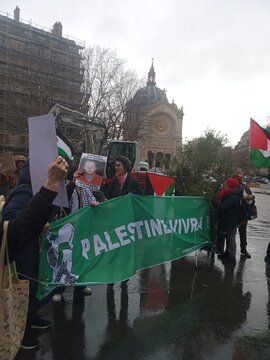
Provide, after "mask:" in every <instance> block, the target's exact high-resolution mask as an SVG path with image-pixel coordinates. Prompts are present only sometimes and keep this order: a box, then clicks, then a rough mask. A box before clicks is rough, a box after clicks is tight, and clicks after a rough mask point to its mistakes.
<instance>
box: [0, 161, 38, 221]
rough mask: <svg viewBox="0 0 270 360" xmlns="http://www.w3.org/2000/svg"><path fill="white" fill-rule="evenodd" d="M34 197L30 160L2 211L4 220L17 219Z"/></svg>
mask: <svg viewBox="0 0 270 360" xmlns="http://www.w3.org/2000/svg"><path fill="white" fill-rule="evenodd" d="M32 197H33V190H32V185H31V176H30V166H29V159H28V160H27V161H26V162H25V164H24V166H23V168H22V170H21V171H20V174H19V180H18V185H17V186H16V187H15V188H14V189H13V190H12V191H11V192H10V194H9V196H8V198H7V201H6V203H5V205H4V208H3V211H2V219H3V220H11V219H15V217H16V215H17V213H18V212H20V211H21V210H23V209H24V208H25V207H26V205H27V204H28V203H29V201H30V200H31V199H32Z"/></svg>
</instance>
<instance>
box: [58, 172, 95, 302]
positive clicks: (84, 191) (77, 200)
mask: <svg viewBox="0 0 270 360" xmlns="http://www.w3.org/2000/svg"><path fill="white" fill-rule="evenodd" d="M82 175H83V172H81V171H79V170H76V171H75V172H74V174H73V179H72V180H71V181H70V183H69V184H68V193H71V199H70V201H69V209H66V211H67V212H68V213H73V212H75V211H77V210H79V209H81V208H83V207H85V206H88V205H92V206H95V205H97V204H98V202H97V199H96V198H95V196H94V194H93V192H92V191H91V190H90V188H89V186H88V185H84V184H78V185H75V182H76V179H77V178H79V177H80V176H82ZM74 290H75V291H78V292H81V293H83V294H85V295H91V294H92V290H91V288H90V287H89V286H75V288H74ZM64 291H65V287H64V286H60V287H57V288H56V289H55V291H54V295H53V297H52V300H53V301H54V302H60V301H62V300H63V293H64Z"/></svg>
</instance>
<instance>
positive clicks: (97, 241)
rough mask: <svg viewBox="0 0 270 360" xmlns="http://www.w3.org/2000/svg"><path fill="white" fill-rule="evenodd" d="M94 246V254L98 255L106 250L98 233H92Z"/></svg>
mask: <svg viewBox="0 0 270 360" xmlns="http://www.w3.org/2000/svg"><path fill="white" fill-rule="evenodd" d="M94 248H95V255H96V256H98V255H99V254H100V253H101V251H105V252H107V251H108V249H107V246H106V244H104V242H103V241H102V240H101V238H100V236H99V235H94Z"/></svg>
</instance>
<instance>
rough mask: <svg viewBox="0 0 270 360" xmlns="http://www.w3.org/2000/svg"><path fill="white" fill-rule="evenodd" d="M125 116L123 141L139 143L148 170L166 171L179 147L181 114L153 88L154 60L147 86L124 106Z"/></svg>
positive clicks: (154, 83) (162, 92)
mask: <svg viewBox="0 0 270 360" xmlns="http://www.w3.org/2000/svg"><path fill="white" fill-rule="evenodd" d="M127 114H128V115H127V116H128V117H129V119H130V121H128V122H127V123H128V124H129V125H128V126H127V128H126V129H125V130H124V139H125V140H138V141H139V144H140V153H141V159H140V160H141V161H148V162H149V165H150V168H151V167H160V168H167V167H168V166H169V164H170V161H171V159H172V157H173V156H174V155H175V154H176V151H177V148H178V147H179V146H181V144H182V124H183V116H184V112H183V107H181V108H180V109H179V108H178V107H177V105H176V104H175V103H174V101H173V102H172V103H169V101H168V99H167V96H166V90H165V89H164V90H161V89H160V88H159V87H157V86H156V73H155V69H154V63H153V60H152V64H151V67H150V70H149V72H148V78H147V81H146V86H144V87H143V88H141V89H139V90H138V91H137V92H136V94H135V96H134V97H133V99H132V100H131V101H129V102H128V103H127Z"/></svg>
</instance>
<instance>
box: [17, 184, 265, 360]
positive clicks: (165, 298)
mask: <svg viewBox="0 0 270 360" xmlns="http://www.w3.org/2000/svg"><path fill="white" fill-rule="evenodd" d="M255 191H259V190H255ZM256 204H257V207H258V214H259V217H258V219H255V220H253V221H250V223H249V225H248V251H249V252H250V253H251V255H252V258H251V259H246V260H245V259H241V258H240V255H239V246H238V250H237V251H238V253H237V263H236V265H223V264H222V263H221V262H220V261H219V260H218V259H217V258H216V257H215V256H214V257H213V256H212V255H211V254H208V253H207V252H206V251H199V252H198V256H196V255H194V254H193V255H190V256H187V257H185V258H182V259H180V260H177V261H174V262H172V263H166V264H163V265H160V266H157V267H154V268H151V269H147V270H143V271H140V272H138V273H137V274H136V275H135V276H133V277H132V278H131V279H130V281H129V283H128V284H127V285H125V284H123V285H122V286H121V285H120V284H115V285H114V287H108V288H107V286H104V285H102V286H101V285H99V286H98V285H96V286H92V290H93V294H92V295H91V296H85V297H84V296H83V295H79V294H75V293H74V295H73V291H72V289H67V290H66V291H65V293H64V297H65V301H63V302H61V303H58V304H52V303H50V304H48V305H46V306H45V307H44V308H43V309H42V311H41V314H42V315H44V317H47V318H49V319H51V320H52V322H53V325H52V328H51V329H50V331H47V332H43V333H42V332H37V333H36V335H37V336H38V341H39V344H40V347H39V350H38V351H35V350H31V351H25V350H24V351H23V350H21V351H20V352H19V353H18V355H17V356H16V360H32V359H37V360H41V359H42V360H71V359H78V360H88V359H89V360H90V359H95V360H102V359H106V360H107V359H108V360H114V359H115V360H121V359H123V360H129V359H130V360H133V359H134V360H137V359H142V360H152V359H155V360H163V359H168V360H174V359H185V360H206V359H207V360H208V359H218V360H225V359H226V360H227V359H233V360H253V359H260V360H261V359H262V360H264V359H265V360H266V359H267V360H268V359H270V337H269V335H270V265H269V266H266V264H265V262H264V256H265V252H266V248H267V245H268V241H269V240H270V237H269V236H268V234H269V231H270V222H269V219H270V196H269V195H267V194H263V193H257V194H256ZM237 244H238V245H239V239H237Z"/></svg>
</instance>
